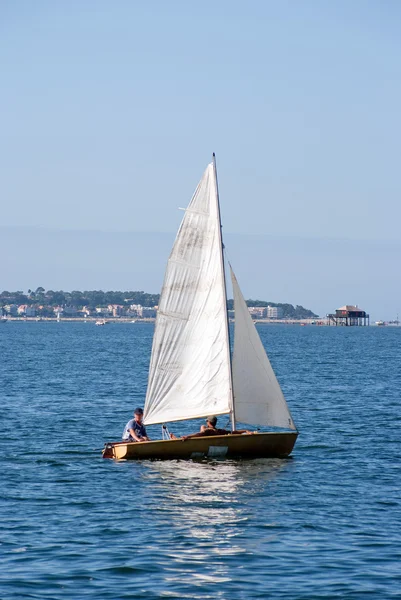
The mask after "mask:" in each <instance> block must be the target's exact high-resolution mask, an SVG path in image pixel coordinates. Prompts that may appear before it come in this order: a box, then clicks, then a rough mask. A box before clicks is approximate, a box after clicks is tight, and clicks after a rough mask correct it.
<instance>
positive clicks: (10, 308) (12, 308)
mask: <svg viewBox="0 0 401 600" xmlns="http://www.w3.org/2000/svg"><path fill="white" fill-rule="evenodd" d="M4 310H5V312H6V313H7V314H8V315H11V316H12V317H16V316H17V315H18V306H17V305H16V304H6V305H5V306H4Z"/></svg>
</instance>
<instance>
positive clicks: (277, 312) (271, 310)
mask: <svg viewBox="0 0 401 600" xmlns="http://www.w3.org/2000/svg"><path fill="white" fill-rule="evenodd" d="M282 316H283V309H282V307H281V306H268V307H267V318H268V319H281V318H282Z"/></svg>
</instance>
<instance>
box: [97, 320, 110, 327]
mask: <svg viewBox="0 0 401 600" xmlns="http://www.w3.org/2000/svg"><path fill="white" fill-rule="evenodd" d="M95 325H98V326H101V325H108V322H107V321H106V319H99V320H98V321H96V323H95Z"/></svg>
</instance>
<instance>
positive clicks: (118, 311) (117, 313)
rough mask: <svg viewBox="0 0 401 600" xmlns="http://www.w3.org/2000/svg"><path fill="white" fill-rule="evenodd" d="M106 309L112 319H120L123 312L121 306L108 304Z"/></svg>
mask: <svg viewBox="0 0 401 600" xmlns="http://www.w3.org/2000/svg"><path fill="white" fill-rule="evenodd" d="M107 308H108V310H109V312H110V313H111V314H112V315H113V317H122V316H123V314H124V312H125V309H124V306H122V305H121V304H109V306H108V307H107Z"/></svg>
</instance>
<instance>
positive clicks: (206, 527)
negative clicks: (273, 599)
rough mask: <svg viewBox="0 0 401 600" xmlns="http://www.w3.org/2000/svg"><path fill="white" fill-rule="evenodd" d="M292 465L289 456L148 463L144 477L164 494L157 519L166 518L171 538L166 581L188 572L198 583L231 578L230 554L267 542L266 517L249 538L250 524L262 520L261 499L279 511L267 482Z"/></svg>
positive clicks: (271, 532) (181, 579) (182, 581)
mask: <svg viewBox="0 0 401 600" xmlns="http://www.w3.org/2000/svg"><path fill="white" fill-rule="evenodd" d="M292 464H293V461H292V460H291V459H286V460H282V459H256V460H254V461H244V462H241V461H237V462H234V461H222V462H212V461H203V462H186V461H179V462H175V461H174V462H173V461H166V462H164V461H163V462H162V461H161V462H153V463H151V464H149V463H148V466H149V470H148V471H147V474H144V477H145V479H147V478H149V480H150V481H151V482H152V486H153V491H154V492H156V493H157V495H159V494H160V495H161V496H162V497H163V501H161V502H160V503H159V506H158V509H157V513H158V515H157V517H156V518H157V520H159V522H160V519H162V521H163V522H168V524H169V528H170V530H171V531H170V534H171V537H172V539H173V540H174V543H173V544H169V551H168V560H169V573H168V578H169V579H170V581H174V582H175V583H179V584H182V585H185V584H187V583H188V576H189V575H191V577H195V578H196V579H197V580H198V582H199V585H203V584H204V583H206V582H208V581H209V582H212V583H222V582H227V581H230V580H231V579H232V576H231V573H232V569H231V566H230V565H231V562H230V560H229V557H230V556H233V555H241V554H244V555H245V554H249V553H253V552H254V551H256V552H258V548H257V546H258V545H259V544H260V543H262V544H263V543H266V541H269V540H267V536H266V533H267V532H266V529H265V528H269V523H268V522H266V521H265V520H264V519H263V531H261V532H260V535H259V537H256V539H255V536H252V537H251V538H249V527H250V526H252V525H253V523H254V522H255V519H256V521H259V523H260V520H259V519H258V518H257V514H255V513H258V514H259V515H260V509H261V508H262V503H263V504H265V503H266V502H269V503H271V504H272V505H276V506H277V510H279V508H278V503H277V502H275V501H274V494H275V492H274V491H273V492H271V493H269V486H271V484H272V483H274V481H275V480H276V479H277V478H280V476H282V475H285V474H286V471H288V470H292ZM285 476H286V475H285ZM155 487H156V488H157V489H155ZM269 496H270V498H269ZM268 498H269V499H268ZM273 514H276V510H273ZM275 521H276V519H274V522H272V523H271V526H272V528H273V529H272V530H270V529H269V530H268V533H267V535H268V537H269V538H270V539H274V538H276V537H277V535H278V532H277V531H276V530H275ZM256 526H257V527H258V525H256ZM184 565H185V567H184Z"/></svg>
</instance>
